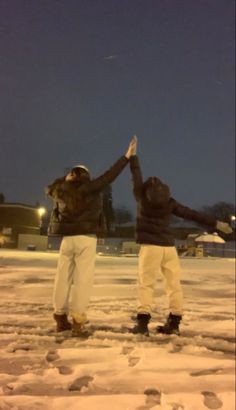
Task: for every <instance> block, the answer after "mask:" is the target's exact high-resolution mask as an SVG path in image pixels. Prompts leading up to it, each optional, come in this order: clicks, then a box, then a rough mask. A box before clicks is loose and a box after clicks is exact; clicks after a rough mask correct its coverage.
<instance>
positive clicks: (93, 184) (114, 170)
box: [81, 156, 129, 192]
mask: <svg viewBox="0 0 236 410" xmlns="http://www.w3.org/2000/svg"><path fill="white" fill-rule="evenodd" d="M128 162H129V160H128V159H127V158H126V157H125V156H122V157H121V158H120V159H118V161H116V162H115V164H114V165H112V167H111V168H109V169H108V170H107V171H105V172H104V174H102V175H100V176H99V177H98V178H95V179H93V180H92V181H90V182H89V183H88V184H84V185H83V186H82V187H81V192H92V191H101V190H103V189H104V188H105V187H106V186H107V185H109V184H111V183H112V182H113V181H114V180H115V179H116V178H117V177H118V175H119V174H120V173H121V172H122V171H123V169H124V168H125V167H126V165H127V164H128Z"/></svg>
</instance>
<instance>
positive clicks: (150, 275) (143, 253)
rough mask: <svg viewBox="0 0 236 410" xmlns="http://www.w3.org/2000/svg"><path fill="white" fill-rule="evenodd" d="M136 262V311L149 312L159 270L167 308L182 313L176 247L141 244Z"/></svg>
mask: <svg viewBox="0 0 236 410" xmlns="http://www.w3.org/2000/svg"><path fill="white" fill-rule="evenodd" d="M138 264H139V266H138V312H139V313H151V309H152V304H153V294H154V290H155V284H156V279H157V276H158V274H159V272H161V273H162V275H163V277H164V283H165V290H166V294H167V296H168V299H169V310H170V312H171V313H172V314H173V315H182V311H183V292H182V287H181V283H180V263H179V257H178V254H177V251H176V248H175V247H174V246H156V245H141V248H140V253H139V263H138Z"/></svg>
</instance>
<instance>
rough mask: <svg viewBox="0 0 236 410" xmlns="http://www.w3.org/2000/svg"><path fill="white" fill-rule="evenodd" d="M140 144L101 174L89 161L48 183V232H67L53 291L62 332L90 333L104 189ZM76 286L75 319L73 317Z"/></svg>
mask: <svg viewBox="0 0 236 410" xmlns="http://www.w3.org/2000/svg"><path fill="white" fill-rule="evenodd" d="M136 144H137V141H136V138H133V139H132V140H131V142H130V145H129V147H128V150H127V152H126V154H125V155H123V156H122V157H121V158H120V159H118V161H116V162H115V164H114V165H113V166H112V167H111V168H110V169H109V170H107V171H106V172H105V173H104V174H103V175H101V176H99V177H98V178H96V179H91V176H90V173H89V170H88V169H87V168H86V167H85V166H83V165H78V166H76V167H74V168H72V169H71V171H70V172H69V173H68V174H67V175H65V176H63V177H62V178H58V179H56V180H55V181H54V182H53V183H52V184H51V185H49V186H48V187H47V188H46V194H47V195H48V196H49V197H51V198H52V199H53V201H54V207H53V211H52V215H51V220H50V224H49V230H48V234H49V235H61V236H63V239H62V242H61V246H60V252H59V260H58V266H57V273H56V278H55V284H54V292H53V306H54V315H53V316H54V319H55V321H56V324H57V331H59V332H60V331H64V330H69V329H71V328H72V334H73V335H74V336H85V337H86V336H87V335H88V334H87V332H86V329H85V327H84V324H85V322H86V321H87V317H86V311H87V308H88V304H89V301H90V297H91V292H92V286H93V277H94V267H95V257H96V245H97V234H98V230H99V229H100V226H99V225H100V222H101V215H102V192H103V191H104V188H105V187H106V186H107V185H109V184H111V183H112V182H113V181H114V180H115V179H116V178H117V177H118V175H119V174H120V173H121V172H122V170H123V169H124V168H125V167H126V165H127V164H128V162H129V159H130V157H131V156H132V155H134V154H135V153H136ZM72 284H73V287H72ZM71 291H72V298H71V299H72V300H71V311H70V315H71V317H72V320H73V323H72V325H71V323H70V322H69V320H68V314H69V298H70V293H71Z"/></svg>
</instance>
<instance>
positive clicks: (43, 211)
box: [37, 207, 46, 219]
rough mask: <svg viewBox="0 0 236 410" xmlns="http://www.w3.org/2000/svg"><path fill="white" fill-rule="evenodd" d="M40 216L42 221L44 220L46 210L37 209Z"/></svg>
mask: <svg viewBox="0 0 236 410" xmlns="http://www.w3.org/2000/svg"><path fill="white" fill-rule="evenodd" d="M37 211H38V214H39V216H40V219H41V218H42V216H43V215H44V214H45V213H46V208H43V207H40V208H38V209H37Z"/></svg>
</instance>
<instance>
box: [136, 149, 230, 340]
mask: <svg viewBox="0 0 236 410" xmlns="http://www.w3.org/2000/svg"><path fill="white" fill-rule="evenodd" d="M130 169H131V174H132V179H133V192H134V196H135V198H136V202H137V218H136V242H137V243H139V244H141V247H140V253H139V262H138V307H137V311H138V312H137V317H136V320H137V324H136V326H135V327H134V328H133V329H131V332H132V333H135V334H136V333H140V334H143V335H146V336H148V335H149V330H148V323H149V321H150V319H151V308H152V303H153V294H154V287H155V282H156V279H157V275H158V273H159V272H160V271H161V272H162V274H163V277H164V282H165V290H166V294H167V296H168V299H169V315H168V318H167V321H166V323H165V324H164V325H163V326H158V327H157V332H158V333H165V334H172V333H174V334H177V335H178V334H179V324H180V322H181V319H182V314H183V292H182V287H181V283H180V264H179V257H178V254H177V251H176V248H175V246H174V237H173V235H172V233H171V230H170V218H171V215H172V214H173V215H175V216H178V217H181V218H184V219H188V220H192V221H195V222H197V223H199V224H202V225H206V226H209V227H211V228H214V229H216V230H219V231H222V232H224V233H227V234H229V233H231V232H232V228H231V227H230V225H229V224H228V223H225V222H221V221H217V220H216V219H215V218H214V217H212V216H210V215H205V214H203V213H199V212H197V211H195V210H193V209H190V208H188V207H186V206H183V205H181V204H180V203H178V202H177V201H176V200H175V199H174V198H172V197H171V193H170V189H169V187H168V186H167V185H166V184H164V183H163V182H162V181H161V180H160V179H159V178H157V177H149V178H148V179H147V180H146V181H144V182H143V178H142V172H141V168H140V164H139V159H138V157H137V156H136V155H134V156H132V157H131V158H130Z"/></svg>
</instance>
